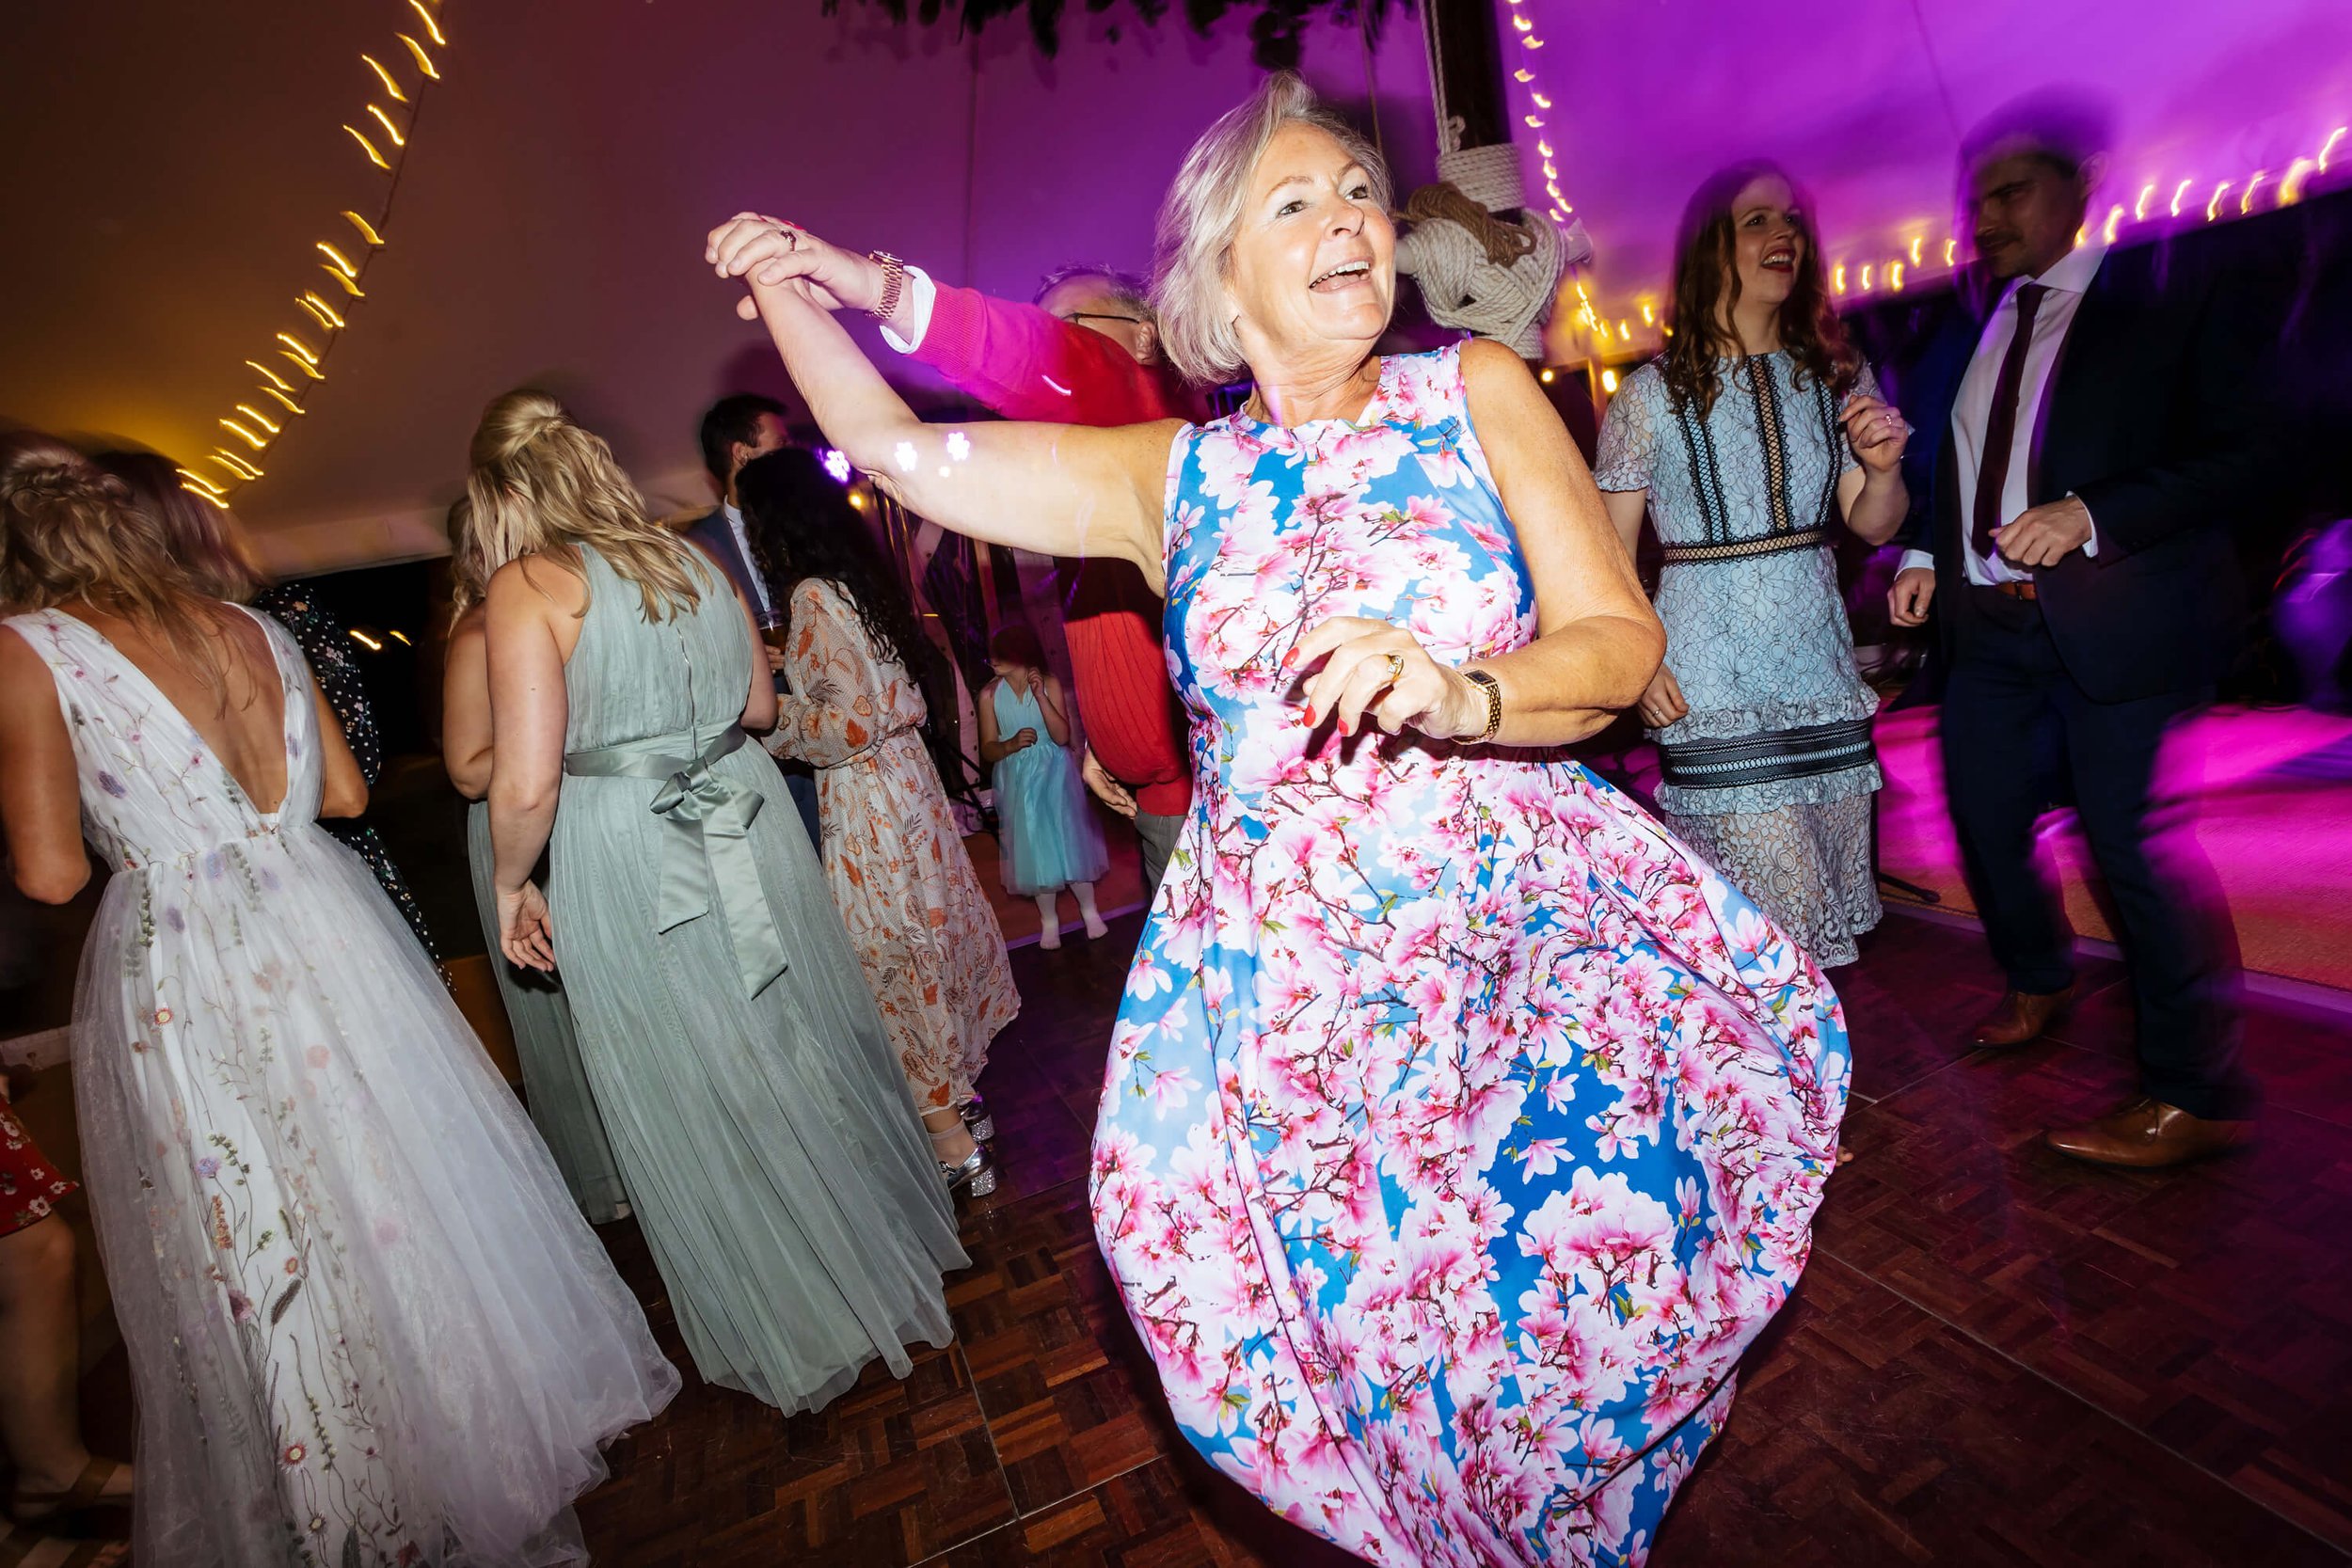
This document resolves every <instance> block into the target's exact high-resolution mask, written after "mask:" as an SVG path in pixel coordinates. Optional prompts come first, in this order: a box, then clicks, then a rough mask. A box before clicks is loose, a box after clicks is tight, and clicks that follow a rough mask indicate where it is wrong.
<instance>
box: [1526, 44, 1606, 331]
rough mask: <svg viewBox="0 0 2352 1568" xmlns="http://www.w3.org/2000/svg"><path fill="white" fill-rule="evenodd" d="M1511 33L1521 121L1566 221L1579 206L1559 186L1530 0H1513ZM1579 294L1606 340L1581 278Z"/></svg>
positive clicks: (1552, 208) (1579, 315)
mask: <svg viewBox="0 0 2352 1568" xmlns="http://www.w3.org/2000/svg"><path fill="white" fill-rule="evenodd" d="M1508 14H1509V16H1510V19H1511V36H1512V37H1513V38H1515V39H1517V40H1518V46H1519V52H1520V53H1519V62H1518V65H1516V66H1514V67H1513V68H1512V71H1511V80H1512V81H1514V82H1517V83H1518V85H1519V87H1520V88H1521V89H1522V90H1524V91H1525V93H1526V94H1527V106H1526V107H1525V108H1524V109H1522V110H1521V111H1520V113H1519V120H1520V123H1521V124H1523V125H1525V126H1526V127H1527V128H1528V129H1529V130H1531V131H1533V132H1534V133H1535V154H1536V156H1537V157H1538V158H1540V159H1541V160H1542V167H1543V171H1544V195H1545V196H1547V197H1549V198H1550V205H1549V207H1547V208H1546V209H1545V210H1546V211H1547V212H1549V214H1551V219H1552V221H1553V222H1554V223H1565V222H1567V221H1568V219H1569V218H1570V217H1572V216H1574V215H1575V214H1576V208H1575V206H1574V205H1573V204H1572V203H1570V202H1569V200H1568V196H1567V193H1566V192H1565V191H1564V190H1562V189H1561V188H1560V159H1559V150H1558V149H1557V148H1555V147H1553V146H1552V144H1551V130H1550V116H1551V97H1550V95H1549V94H1548V93H1546V92H1545V91H1544V87H1543V83H1542V81H1541V80H1540V79H1539V78H1538V77H1537V75H1536V71H1535V68H1536V66H1537V65H1538V64H1539V63H1540V56H1541V54H1542V50H1543V47H1544V36H1543V34H1541V33H1540V32H1538V31H1536V28H1535V20H1534V17H1533V16H1531V15H1530V14H1529V13H1528V8H1527V0H1510V8H1509V13H1508ZM1574 287H1575V290H1576V298H1577V310H1576V320H1577V321H1578V323H1579V324H1580V325H1581V326H1582V328H1583V330H1585V331H1586V332H1588V333H1590V334H1592V335H1593V337H1594V339H1595V341H1597V342H1604V343H1605V342H1606V341H1607V340H1608V336H1609V325H1608V323H1606V322H1605V321H1603V320H1602V319H1601V316H1600V311H1599V309H1598V308H1597V306H1595V305H1594V303H1593V296H1592V294H1591V293H1588V292H1587V291H1586V289H1585V287H1584V280H1583V279H1582V278H1581V277H1580V278H1578V279H1576V281H1575V284H1574Z"/></svg>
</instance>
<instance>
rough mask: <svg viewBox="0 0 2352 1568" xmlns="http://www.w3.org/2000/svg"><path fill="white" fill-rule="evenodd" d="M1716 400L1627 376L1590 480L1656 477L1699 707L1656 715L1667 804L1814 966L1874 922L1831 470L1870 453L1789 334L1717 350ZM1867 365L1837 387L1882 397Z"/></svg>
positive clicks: (1866, 800) (1621, 485)
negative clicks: (1784, 344)
mask: <svg viewBox="0 0 2352 1568" xmlns="http://www.w3.org/2000/svg"><path fill="white" fill-rule="evenodd" d="M1721 370H1722V376H1723V388H1722V391H1721V392H1720V393H1719V394H1718V395H1717V396H1716V399H1715V405H1714V406H1713V407H1712V408H1710V409H1708V411H1707V413H1706V414H1705V415H1703V416H1702V415H1701V414H1700V413H1699V412H1698V410H1697V409H1696V408H1695V407H1692V408H1689V409H1684V408H1682V407H1681V406H1680V405H1679V404H1677V402H1676V400H1675V398H1674V395H1673V394H1672V393H1671V392H1670V391H1668V390H1667V388H1666V381H1665V377H1664V376H1663V375H1662V374H1661V373H1660V372H1659V368H1658V366H1657V365H1656V364H1654V363H1653V364H1648V365H1645V366H1643V367H1642V368H1641V369H1640V370H1637V371H1635V372H1633V373H1632V374H1631V375H1629V376H1628V377H1626V380H1625V385H1624V386H1622V387H1620V388H1618V389H1617V395H1616V397H1615V398H1613V399H1612V400H1611V402H1610V404H1609V413H1608V417H1607V418H1605V419H1604V420H1602V421H1601V429H1600V450H1599V452H1598V454H1597V462H1596V466H1595V467H1594V471H1593V478H1594V481H1595V483H1597V484H1598V485H1599V486H1600V488H1602V489H1603V490H1647V491H1648V492H1649V515H1650V520H1651V522H1652V524H1653V525H1654V526H1655V527H1656V528H1657V530H1658V537H1659V541H1660V543H1661V544H1662V545H1663V546H1665V555H1666V563H1665V567H1664V570H1663V573H1662V575H1661V577H1660V578H1659V583H1658V618H1659V620H1660V621H1661V622H1663V623H1664V624H1665V627H1666V668H1667V669H1669V670H1672V671H1673V672H1674V673H1675V680H1676V683H1677V685H1679V686H1680V687H1681V688H1682V695H1683V699H1684V701H1686V702H1687V703H1689V704H1690V706H1691V711H1690V712H1689V713H1687V714H1685V715H1683V716H1682V717H1681V718H1680V719H1677V720H1676V721H1674V722H1673V723H1671V724H1669V725H1667V726H1666V727H1665V728H1663V729H1661V730H1653V731H1651V732H1650V737H1651V739H1653V740H1655V741H1656V742H1657V744H1658V750H1659V757H1660V761H1661V766H1662V768H1663V778H1662V779H1661V782H1660V784H1659V786H1658V796H1657V799H1658V809H1659V813H1660V815H1661V816H1663V817H1664V818H1665V820H1666V822H1667V825H1668V826H1670V827H1672V828H1673V829H1674V831H1675V832H1677V833H1678V834H1680V835H1681V836H1682V837H1683V838H1684V839H1685V840H1687V841H1688V842H1689V843H1690V845H1691V847H1692V848H1695V849H1696V850H1698V851H1699V853H1700V854H1702V855H1704V856H1705V857H1706V858H1707V860H1708V863H1710V864H1712V865H1713V866H1714V867H1715V868H1716V869H1717V870H1719V871H1721V872H1722V873H1723V874H1724V876H1725V877H1728V878H1729V879H1731V880H1732V882H1733V883H1734V884H1735V885H1736V886H1738V887H1739V888H1740V891H1742V892H1744V893H1745V894H1747V895H1748V896H1749V897H1751V898H1753V899H1755V900H1756V903H1757V904H1758V905H1759V906H1760V907H1761V908H1762V909H1763V910H1764V911H1765V913H1767V914H1768V915H1770V916H1771V917H1772V921H1773V923H1774V924H1775V925H1777V926H1778V927H1780V928H1781V929H1782V930H1783V931H1785V932H1787V933H1788V936H1789V937H1791V938H1792V939H1794V940H1795V941H1796V942H1797V943H1798V944H1799V945H1801V946H1802V947H1804V950H1805V951H1806V952H1808V953H1810V954H1811V955H1812V956H1813V958H1814V959H1815V961H1816V962H1819V963H1823V964H1850V963H1852V962H1853V961H1854V960H1855V959H1856V958H1859V957H1860V956H1861V954H1860V951H1859V949H1858V948H1857V947H1856V945H1855V942H1854V939H1855V938H1856V937H1857V936H1859V935H1861V933H1863V932H1864V931H1867V930H1868V929H1870V927H1873V926H1876V925H1877V924H1878V923H1879V917H1880V909H1879V892H1878V867H1877V865H1876V864H1875V863H1874V862H1873V860H1872V857H1871V815H1870V814H1871V805H1872V802H1871V799H1870V798H1871V796H1873V795H1874V794H1876V793H1877V791H1878V788H1879V785H1880V784H1881V782H1882V781H1881V777H1880V773H1879V765H1878V756H1877V753H1876V752H1875V751H1874V750H1873V749H1872V745H1871V740H1870V723H1871V721H1872V720H1873V719H1874V718H1875V717H1876V716H1877V714H1878V706H1879V701H1878V694H1877V693H1876V692H1874V691H1872V690H1871V689H1870V688H1869V686H1868V685H1867V683H1866V682H1865V681H1864V680H1863V679H1862V675H1861V673H1860V672H1859V671H1858V670H1857V669H1856V668H1855V665H1854V654H1853V629H1852V627H1851V626H1849V625H1848V624H1847V621H1846V605H1845V601H1844V600H1843V599H1842V598H1840V597H1839V595H1838V592H1837V562H1836V558H1835V557H1834V556H1833V555H1832V554H1831V552H1830V547H1829V546H1830V525H1831V524H1832V523H1833V522H1835V521H1836V512H1837V482H1838V480H1839V478H1840V477H1842V476H1843V475H1844V474H1845V472H1846V470H1848V469H1849V468H1851V467H1855V466H1857V464H1858V463H1859V462H1860V459H1858V458H1856V457H1855V456H1854V454H1853V449H1852V448H1851V446H1850V445H1849V444H1848V443H1847V440H1846V433H1845V431H1844V430H1843V429H1842V428H1841V427H1840V426H1839V425H1838V422H1837V418H1838V415H1839V414H1840V413H1841V412H1842V411H1843V408H1844V404H1845V399H1840V398H1837V397H1835V396H1833V395H1832V394H1831V392H1830V391H1829V389H1828V388H1826V387H1824V386H1822V385H1821V384H1820V383H1818V382H1816V381H1815V380H1813V379H1812V378H1811V377H1810V376H1805V377H1803V378H1800V376H1799V374H1798V371H1797V363H1796V360H1795V359H1794V358H1792V357H1791V356H1789V355H1788V354H1787V353H1785V352H1775V353H1772V354H1759V355H1756V356H1751V357H1748V358H1746V359H1740V360H1732V359H1726V360H1724V362H1723V364H1722V367H1721ZM1878 395H1879V388H1878V382H1877V380H1876V378H1875V377H1873V376H1872V374H1871V373H1870V370H1869V367H1867V365H1866V366H1865V367H1863V371H1862V377H1861V379H1860V380H1859V381H1858V382H1857V383H1856V384H1855V385H1854V386H1853V388H1851V390H1849V391H1848V392H1847V393H1846V399H1851V398H1857V397H1876V396H1878Z"/></svg>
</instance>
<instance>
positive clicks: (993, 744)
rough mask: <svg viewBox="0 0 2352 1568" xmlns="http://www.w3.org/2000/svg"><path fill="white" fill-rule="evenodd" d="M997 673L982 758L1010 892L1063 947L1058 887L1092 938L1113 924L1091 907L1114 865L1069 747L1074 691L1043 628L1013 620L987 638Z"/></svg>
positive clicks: (982, 712) (982, 703)
mask: <svg viewBox="0 0 2352 1568" xmlns="http://www.w3.org/2000/svg"><path fill="white" fill-rule="evenodd" d="M988 661H989V667H990V668H991V669H993V670H994V671H995V672H996V678H995V679H994V680H993V681H991V682H989V683H988V685H987V687H986V688H985V689H982V691H981V692H980V700H979V701H978V702H977V704H975V706H976V707H977V708H978V709H979V719H980V760H981V761H983V762H985V763H987V764H989V765H990V766H991V767H992V768H994V769H995V771H994V774H993V785H992V787H993V789H994V791H995V796H996V819H997V825H998V829H999V836H1000V838H1001V839H1002V841H1003V866H1004V877H1005V888H1006V891H1007V892H1009V893H1015V894H1019V895H1022V896H1023V897H1030V898H1035V899H1036V900H1037V913H1038V930H1039V936H1038V945H1039V946H1040V947H1046V948H1054V947H1059V946H1060V945H1061V890H1062V889H1063V888H1068V889H1069V890H1070V891H1071V892H1072V893H1073V895H1076V897H1077V900H1078V912H1079V914H1081V915H1083V916H1084V917H1085V919H1086V930H1087V935H1088V936H1089V937H1100V936H1102V935H1103V934H1104V932H1105V931H1107V930H1108V929H1109V927H1106V926H1104V924H1103V915H1102V912H1101V911H1099V910H1097V909H1096V908H1095V907H1094V883H1095V880H1096V879H1098V878H1099V877H1101V876H1102V875H1103V873H1104V871H1105V870H1107V869H1108V868H1109V866H1110V854H1109V851H1107V850H1106V849H1105V848H1104V847H1103V830H1102V827H1101V825H1100V824H1098V823H1097V822H1096V821H1095V819H1094V811H1093V807H1092V806H1091V804H1090V803H1089V801H1088V800H1087V792H1086V785H1085V784H1083V783H1082V782H1080V780H1079V778H1078V764H1077V762H1076V761H1075V760H1074V759H1073V757H1072V756H1071V754H1070V699H1069V697H1068V696H1067V695H1066V694H1065V693H1064V692H1063V690H1062V685H1061V682H1060V681H1059V680H1057V679H1056V678H1055V677H1054V676H1053V675H1051V674H1049V673H1047V672H1046V669H1045V650H1044V648H1043V646H1042V645H1041V644H1040V643H1039V641H1038V638H1037V633H1036V632H1035V631H1033V630H1031V629H1030V628H1029V627H1028V626H1023V625H1021V624H1019V623H1017V622H1016V623H1015V624H1013V625H1011V626H1006V627H1004V628H1003V629H1001V630H999V631H998V632H997V633H996V635H995V637H994V638H993V639H992V640H991V641H990V642H989V645H988Z"/></svg>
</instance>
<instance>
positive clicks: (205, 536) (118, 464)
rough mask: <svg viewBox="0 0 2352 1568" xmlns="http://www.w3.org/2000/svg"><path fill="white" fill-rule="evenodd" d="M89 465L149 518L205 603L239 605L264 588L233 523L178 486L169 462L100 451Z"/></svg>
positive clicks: (250, 552) (259, 570) (242, 536)
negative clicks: (170, 543) (108, 477)
mask: <svg viewBox="0 0 2352 1568" xmlns="http://www.w3.org/2000/svg"><path fill="white" fill-rule="evenodd" d="M90 462H91V463H92V464H94V465H96V466H97V467H99V468H100V469H102V470H103V471H104V472H106V473H109V474H112V475H114V477H115V478H117V479H119V480H120V481H121V482H122V483H123V487H124V488H125V489H127V490H129V491H130V492H131V500H132V503H133V504H134V505H135V506H137V507H139V508H140V509H141V510H142V511H145V512H150V513H152V514H154V515H155V517H156V518H157V519H158V520H159V521H161V522H162V524H163V525H164V532H165V533H166V534H167V535H168V536H169V537H170V538H171V540H172V541H173V549H174V551H175V553H176V554H177V555H178V557H179V560H180V564H181V565H183V566H184V567H186V568H187V572H188V577H189V578H190V579H191V580H193V581H194V582H195V583H196V586H197V588H198V589H199V591H200V592H201V593H202V594H204V595H205V596H206V597H207V598H214V599H229V600H231V601H233V602H235V603H237V604H244V603H246V601H247V600H249V599H251V598H252V597H253V595H254V594H258V593H260V592H261V591H262V588H263V587H264V586H266V585H267V583H268V582H269V578H268V575H267V574H266V573H264V572H263V571H262V567H261V563H260V562H258V561H256V560H255V559H254V555H253V548H252V546H251V544H250V543H249V542H247V540H246V537H245V531H244V530H243V529H241V528H239V527H238V526H237V519H236V518H235V516H234V515H231V514H230V512H228V511H227V510H226V509H225V508H223V507H222V506H221V505H220V504H219V503H218V502H216V501H209V500H205V499H202V498H201V497H199V496H197V495H195V494H193V493H192V492H190V491H189V490H188V489H187V487H186V486H184V485H183V484H182V483H180V470H179V469H178V468H176V467H173V466H172V462H171V459H170V458H168V457H165V456H162V455H161V454H159V453H156V452H151V451H102V452H99V453H98V454H96V455H95V456H93V457H92V458H91V459H90Z"/></svg>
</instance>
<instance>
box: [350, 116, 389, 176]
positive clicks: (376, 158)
mask: <svg viewBox="0 0 2352 1568" xmlns="http://www.w3.org/2000/svg"><path fill="white" fill-rule="evenodd" d="M343 129H344V130H346V131H349V132H350V133H351V139H352V140H353V141H356V142H358V144H359V150H360V151H362V152H365V153H366V154H367V155H368V162H370V163H372V164H373V165H374V166H376V167H378V168H380V169H382V170H384V172H386V173H387V174H389V173H390V172H391V168H392V166H391V165H389V164H388V163H386V162H385V161H384V154H383V153H381V152H378V151H377V150H375V143H373V142H372V141H370V140H368V138H367V137H365V136H363V135H360V134H359V133H358V129H357V128H356V127H353V126H350V125H346V126H344V127H343Z"/></svg>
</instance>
